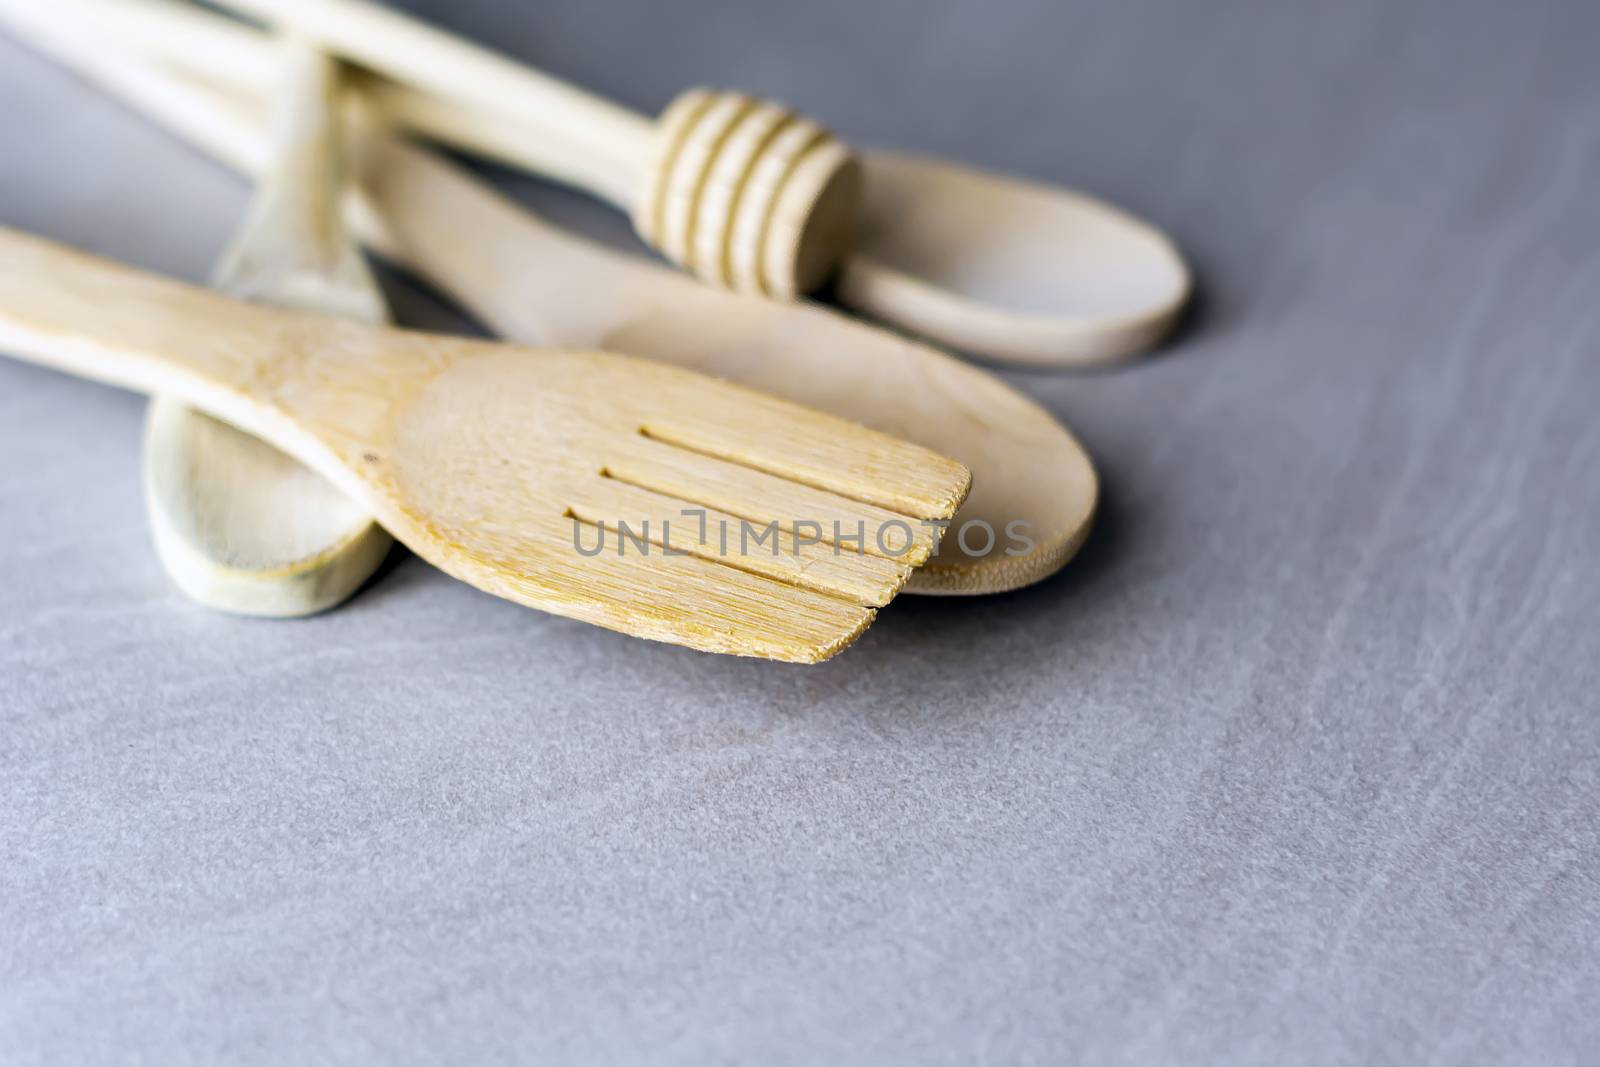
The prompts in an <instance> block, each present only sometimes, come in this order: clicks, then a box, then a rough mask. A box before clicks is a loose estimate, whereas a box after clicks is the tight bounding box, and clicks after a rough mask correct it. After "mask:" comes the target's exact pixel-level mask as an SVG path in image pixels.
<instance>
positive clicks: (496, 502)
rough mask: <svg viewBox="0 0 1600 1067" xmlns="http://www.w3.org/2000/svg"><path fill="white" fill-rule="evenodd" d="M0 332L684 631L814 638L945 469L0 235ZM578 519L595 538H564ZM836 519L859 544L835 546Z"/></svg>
mask: <svg viewBox="0 0 1600 1067" xmlns="http://www.w3.org/2000/svg"><path fill="white" fill-rule="evenodd" d="M0 349H3V350H4V351H5V352H7V353H8V354H11V355H13V356H17V357H20V358H23V359H28V360H31V361H33V362H37V363H42V364H45V365H47V366H54V367H58V368H60V369H62V370H66V371H68V372H70V373H74V374H78V375H81V376H83V377H88V378H94V379H97V380H100V381H105V382H108V383H110V384H113V385H120V386H123V387H126V388H131V389H135V390H139V391H143V392H147V393H152V394H166V395H171V396H173V397H176V398H177V399H179V400H181V401H183V402H185V403H187V404H189V405H191V406H193V407H196V408H199V409H201V410H204V411H206V412H208V413H210V414H212V415H214V416H216V417H218V418H220V419H223V420H225V421H227V422H231V423H233V424H235V425H237V426H239V427H241V428H243V429H245V430H247V431H249V432H251V433H254V434H255V435H257V436H258V437H261V438H263V439H264V440H267V441H270V442H271V443H272V444H274V445H276V446H277V447H279V448H281V449H282V450H283V451H285V452H287V453H289V454H290V455H292V456H294V457H295V458H296V459H298V460H300V461H301V462H302V463H305V464H306V465H307V466H309V467H311V468H312V469H313V470H315V471H317V472H318V473H319V474H321V475H322V476H323V477H325V478H327V479H329V480H330V481H332V482H333V483H334V484H335V485H336V486H337V487H338V488H339V489H341V490H342V491H344V492H345V493H347V494H348V495H349V496H350V497H352V498H353V499H354V500H356V501H357V502H358V503H359V504H360V505H362V506H363V507H365V508H366V509H368V510H369V511H370V512H371V513H372V514H373V515H375V516H377V517H378V519H379V521H381V522H382V523H383V525H384V527H385V528H386V529H388V530H389V532H390V533H392V534H394V535H395V536H396V537H397V538H398V539H399V540H401V541H403V542H404V543H405V544H406V545H407V546H408V547H409V548H410V549H411V550H412V551H414V552H415V553H417V554H418V555H419V556H421V557H422V558H424V559H426V560H428V561H429V562H430V563H433V564H434V565H435V566H437V567H439V568H440V569H442V570H444V571H446V572H447V573H450V574H452V575H454V576H456V577H457V578H460V579H462V580H463V581H466V582H470V583H471V584H473V585H476V586H477V587H478V588H480V589H484V590H486V591H488V592H491V593H494V594H496V595H498V596H502V597H505V598H507V599H510V600H514V601H516V602H518V603H521V604H525V605H527V606H529V607H534V608H539V609H541V610H544V611H549V612H553V613H555V614H558V615H566V616H568V617H571V618H575V619H581V620H583V621H586V622H591V623H595V624H596V625H600V626H605V627H608V628H610V629H613V630H619V631H621V632H623V633H629V634H634V635H636V636H639V637H647V638H651V639H653V640H659V641H669V642H672V643H675V644H682V645H687V646H689V647H692V648H698V649H702V650H705V651H709V652H728V653H735V654H740V655H750V656H761V657H765V658H769V659H779V660H789V661H793V662H802V663H811V662H816V661H819V660H823V659H826V658H828V657H829V656H831V655H833V654H834V653H835V652H837V651H839V650H840V649H841V648H843V647H844V646H846V645H848V644H849V643H850V642H851V641H852V640H854V639H855V637H856V636H857V635H858V634H860V633H861V631H862V630H864V629H865V628H866V627H867V625H868V624H869V623H870V622H871V621H872V618H873V615H874V608H875V607H877V606H879V605H882V604H884V603H887V602H888V600H889V599H890V598H891V597H893V595H894V594H895V592H896V591H897V590H898V589H899V588H900V586H901V585H903V584H904V582H905V579H906V577H907V576H908V575H909V573H910V570H911V567H912V565H914V564H915V563H917V562H918V561H919V560H921V559H924V558H926V556H927V554H928V552H929V550H930V549H931V540H932V538H933V536H934V531H932V530H931V528H930V527H929V526H928V525H926V524H925V523H924V520H939V519H948V518H949V517H950V516H951V515H952V514H953V513H954V512H955V510H956V508H957V506H958V505H959V504H960V503H961V501H962V499H963V498H964V497H965V496H966V492H967V486H968V481H969V476H968V473H967V471H966V468H964V467H962V466H961V465H960V464H958V463H956V462H954V461H952V460H948V459H945V458H944V457H942V456H938V455H936V454H935V453H933V452H930V451H928V450H927V449H923V448H919V447H917V446H915V445H911V444H907V443H905V442H902V441H898V440H896V439H894V438H892V437H889V436H888V435H886V434H881V433H876V432H874V431H871V430H867V429H865V428H863V427H860V426H856V425H854V424H852V423H849V422H846V421H845V420H843V419H838V418H834V417H832V416H828V415H823V414H820V413H818V412H814V411H810V410H807V409H805V408H802V407H800V406H798V405H795V404H790V403H787V402H785V401H781V400H776V399H773V398H771V397H767V396H763V395H762V394H760V393H756V392H754V391H752V390H748V389H744V388H741V387H739V386H735V385H731V384H728V383H725V382H718V381H714V380H711V379H708V378H705V377H703V376H700V375H696V374H692V373H690V372H688V371H684V370H681V369H679V368H676V367H667V366H664V365H662V364H660V363H651V362H647V361H644V360H639V359H633V358H630V357H627V356H618V355H611V354H608V353H601V352H579V351H562V350H554V349H532V348H519V347H515V346H511V345H503V344H498V343H494V342H487V341H473V340H466V339H458V338H453V337H441V336H432V335H427V334H419V333H411V332H407V331H401V330H393V329H386V328H382V327H375V326H368V325H363V324H360V323H354V322H349V321H342V320H336V319H332V318H329V317H327V316H319V315H305V314H296V313H291V312H285V311H279V310H276V309H267V308H263V307H260V306H257V305H252V304H244V303H240V302H238V301H234V300H230V299H228V298H226V297H222V296H219V295H217V294H215V293H209V292H206V291H204V290H200V289H196V288H193V287H191V286H188V285H184V284H182V283H179V282H175V281H171V280H168V279H164V278H159V277H156V276H154V275H150V274H146V273H142V272H140V271H137V270H134V269H132V268H129V267H124V266H120V265H117V264H113V263H109V262H106V261H103V260H98V259H95V258H94V257H91V256H89V255H87V254H84V253H81V252H76V251H73V250H71V249H67V248H64V247H62V246H59V245H54V244H51V243H49V242H47V241H43V240H40V239H38V238H33V237H29V236H26V235H24V234H21V233H18V232H16V231H9V230H0ZM700 513H704V521H703V522H702V521H700V520H699V518H697V517H695V516H697V515H699V514H700ZM625 523H626V524H627V525H628V530H627V531H626V533H627V534H631V536H632V538H633V542H632V548H631V549H629V548H628V547H627V544H628V542H627V541H625V540H624V536H623V535H624V530H623V524H625ZM744 523H748V524H750V525H751V526H752V527H753V528H754V529H755V530H756V532H757V533H758V534H761V533H763V532H764V531H765V530H766V527H767V524H773V523H775V524H776V528H777V529H778V530H781V531H786V532H787V533H786V534H785V535H784V536H779V537H776V538H773V539H772V540H771V542H770V544H771V549H770V554H769V552H768V548H767V545H766V543H763V542H759V541H758V542H757V547H756V548H755V549H754V550H749V549H747V548H746V547H745V545H744V544H742V543H741V544H740V546H739V547H738V549H733V548H730V547H729V541H727V540H722V536H723V535H722V533H721V532H722V531H725V530H727V529H729V527H731V529H732V531H733V534H732V536H733V537H736V538H741V539H742V531H743V529H744ZM836 523H837V524H838V525H837V526H836V525H835V524H836ZM802 524H807V525H804V526H803V525H802ZM586 529H587V531H588V534H589V536H587V537H586V536H585V530H586ZM841 529H842V530H843V531H844V536H843V537H841V534H840V532H839V531H840V530H841ZM601 530H604V531H610V532H612V533H613V534H614V535H617V536H615V537H614V538H613V542H614V543H613V545H612V547H611V548H609V549H606V550H604V551H601V552H600V553H599V554H596V555H586V554H585V551H584V549H585V546H592V545H593V544H594V543H595V540H594V539H597V538H598V536H599V533H598V531H601ZM857 530H859V531H861V532H862V535H863V536H862V538H861V544H862V546H863V547H864V549H865V551H860V552H858V551H854V550H852V549H850V548H848V547H841V543H842V542H843V540H844V538H845V537H849V536H851V535H852V534H853V533H854V532H855V531H857ZM813 532H815V533H816V534H817V535H818V536H813ZM650 546H653V547H654V548H655V551H653V552H652V551H650ZM664 550H670V551H664Z"/></svg>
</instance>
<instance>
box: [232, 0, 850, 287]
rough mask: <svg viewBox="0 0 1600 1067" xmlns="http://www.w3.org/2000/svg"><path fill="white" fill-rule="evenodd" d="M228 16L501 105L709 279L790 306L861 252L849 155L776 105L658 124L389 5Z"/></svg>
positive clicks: (465, 98) (716, 100)
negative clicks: (258, 21)
mask: <svg viewBox="0 0 1600 1067" xmlns="http://www.w3.org/2000/svg"><path fill="white" fill-rule="evenodd" d="M232 6H233V7H234V8H235V10H238V11H240V12H242V13H245V14H249V15H254V16H257V17H260V18H263V19H266V20H268V21H270V22H272V23H275V24H277V25H280V26H281V27H283V28H285V29H291V30H293V31H294V32H296V33H304V34H306V35H307V36H308V37H311V38H314V39H316V40H317V41H319V42H321V43H322V44H323V45H324V46H325V47H327V48H329V49H330V50H333V51H336V52H338V53H340V54H341V55H344V56H346V57H347V58H349V59H352V60H354V61H357V62H360V63H362V64H363V65H365V66H367V67H369V68H371V69H373V70H378V71H383V72H385V73H388V74H390V75H393V76H396V77H398V78H400V79H401V80H403V81H406V82H408V83H410V84H413V85H416V86H419V87H421V88H424V89H426V90H427V92H429V93H430V94H433V95H435V96H438V97H440V98H443V99H448V100H453V101H455V102H457V103H459V104H464V105H468V106H469V107H470V108H475V107H477V106H479V105H481V104H482V103H483V102H484V101H489V100H494V101H498V102H499V106H498V107H497V108H496V111H497V112H500V111H503V112H505V113H507V114H509V115H513V116H515V117H516V118H517V119H518V121H520V122H521V123H523V124H524V125H525V127H526V128H527V129H529V130H530V131H532V132H534V133H535V134H536V137H535V140H536V141H537V142H538V145H539V147H537V148H535V147H533V146H530V147H529V149H528V151H529V152H531V153H533V154H535V155H537V156H538V157H539V158H540V159H541V160H542V163H541V166H540V170H541V171H542V172H546V173H550V174H552V175H555V176H558V177H561V178H563V179H565V180H568V181H572V182H575V183H576V184H578V185H580V186H583V187H585V188H589V189H591V190H593V191H595V192H597V193H599V194H601V195H603V196H605V197H607V198H608V199H610V200H611V201H612V202H613V203H615V204H617V205H618V206H619V207H621V208H622V209H623V210H625V211H627V212H628V213H629V214H630V215H631V217H632V219H633V221H634V225H635V227H636V228H637V229H638V231H639V235H640V236H641V237H643V238H644V239H645V240H646V241H647V242H649V243H650V244H651V245H652V246H653V247H655V248H656V249H658V250H659V251H660V252H661V253H662V254H664V255H665V256H666V257H667V258H668V259H671V260H673V261H674V262H676V263H678V264H680V265H681V266H684V267H686V268H688V269H690V270H692V271H695V272H697V273H699V274H700V275H701V276H702V277H704V278H706V279H708V280H711V281H714V282H717V283H720V284H724V285H730V286H732V285H736V286H737V287H739V288H741V289H743V290H746V291H759V292H764V293H768V294H770V295H773V296H778V297H783V298H792V297H794V296H796V295H798V294H800V293H803V292H807V291H809V290H811V289H814V288H816V287H817V286H819V285H821V284H822V283H823V282H824V281H826V280H827V279H828V278H829V277H830V276H831V275H832V274H833V273H834V272H835V270H836V269H837V268H838V265H839V263H840V261H841V259H842V258H843V257H844V255H845V253H847V252H848V251H849V249H850V248H851V247H852V245H853V243H854V233H855V224H856V216H857V210H858V208H859V205H860V199H861V176H860V168H859V165H858V164H857V162H856V160H855V158H854V156H852V155H851V153H850V152H849V150H848V149H846V148H845V147H844V146H843V145H842V144H841V143H840V142H839V141H838V139H837V138H835V137H833V135H832V134H830V133H829V132H828V131H826V130H824V129H822V128H821V127H819V126H817V125H816V124H815V123H812V122H810V121H809V120H807V119H804V118H801V117H800V116H798V115H795V114H793V113H791V112H789V111H786V110H784V109H783V108H781V107H778V106H776V105H774V104H770V103H767V102H765V101H759V100H754V99H752V98H750V97H747V96H745V95H743V94H740V93H708V92H704V91H700V90H694V91H691V92H688V93H685V94H683V95H682V96H680V97H679V98H678V99H677V100H675V101H673V103H672V104H671V105H669V106H668V108H667V109H666V111H664V112H663V113H662V116H661V118H660V120H659V121H652V120H650V119H648V118H646V117H644V116H642V115H638V114H635V113H634V112H632V111H629V110H628V109H626V108H623V107H619V106H617V105H615V104H612V103H610V102H608V101H605V100H602V99H600V98H599V97H596V96H593V95H591V94H589V93H586V92H583V91H582V90H580V89H577V88H574V87H572V86H569V85H565V84H563V83H561V82H560V81H557V80H556V79H554V78H551V77H548V76H546V75H543V74H540V73H538V72H536V71H532V70H529V69H528V68H526V67H523V66H520V65H519V64H516V63H514V62H512V61H510V60H508V59H506V58H504V57H502V56H499V55H496V54H495V53H493V52H490V51H488V50H487V49H482V48H478V47H476V46H474V45H471V44H468V43H467V42H466V41H463V40H461V39H459V38H456V37H453V36H451V35H449V34H447V33H443V32H441V31H439V30H435V29H433V28H432V27H429V26H427V25H425V24H424V23H421V22H419V21H417V20H415V19H411V18H408V17H406V16H404V15H402V14H400V13H399V12H396V11H392V10H390V9H388V8H385V7H382V6H381V5H377V4H369V3H363V2H359V0H311V2H310V3H298V2H295V0H286V2H284V3H275V2H274V3H264V2H260V0H242V2H239V3H235V4H233V5H232Z"/></svg>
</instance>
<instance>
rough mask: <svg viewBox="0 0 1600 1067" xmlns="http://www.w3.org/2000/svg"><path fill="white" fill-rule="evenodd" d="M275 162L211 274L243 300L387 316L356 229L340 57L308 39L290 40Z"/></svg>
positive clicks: (367, 318)
mask: <svg viewBox="0 0 1600 1067" xmlns="http://www.w3.org/2000/svg"><path fill="white" fill-rule="evenodd" d="M283 53H284V54H283V66H284V71H283V77H282V79H281V80H280V85H282V86H284V88H283V89H280V94H286V95H283V96H282V97H281V98H280V99H279V101H278V103H277V106H276V107H275V108H274V115H273V130H272V160H273V162H272V165H271V166H270V167H269V168H268V170H267V172H266V173H265V174H264V175H263V176H262V178H261V182H260V184H259V187H258V189H257V193H256V196H255V198H254V199H253V200H252V202H251V205H250V211H249V214H248V216H247V218H246V219H245V222H244V223H243V225H242V226H241V227H240V228H239V231H238V232H237V233H236V234H235V236H234V239H233V241H232V243H231V244H230V245H229V247H228V250H227V252H226V253H224V255H223V256H222V259H221V260H220V261H219V263H218V265H217V270H216V271H215V273H214V275H213V278H212V285H213V287H215V288H216V289H218V290H220V291H222V292H225V293H228V294H229V295H231V296H235V297H238V298H240V299H243V300H255V301H259V302H262V303H267V304H276V305H278V306H280V307H289V308H295V309H303V310H309V311H319V312H325V313H327V314H332V315H338V316H340V317H342V318H354V319H359V320H361V321H363V322H382V321H385V319H386V318H387V315H386V313H385V310H384V305H383V298H382V295H381V293H380V291H379V289H378V286H377V282H376V281H375V280H374V279H373V277H372V274H371V272H370V271H369V270H368V269H367V265H366V263H365V261H364V260H362V258H361V254H360V252H359V251H358V250H357V248H356V246H355V245H354V243H353V242H352V241H351V240H350V239H349V238H348V237H347V235H346V233H345V228H344V224H343V221H342V216H341V210H340V195H341V193H342V192H343V190H344V188H345V178H344V170H345V168H344V165H343V159H342V155H343V153H342V151H341V148H340V145H341V138H340V137H339V131H338V128H337V123H338V121H339V120H338V115H339V109H338V95H339V94H338V91H337V88H338V71H337V63H336V62H335V61H334V60H333V59H332V58H331V57H330V56H328V55H327V53H325V52H323V51H322V50H321V49H319V48H317V47H315V46H314V45H311V44H310V43H308V42H306V41H305V40H303V39H293V40H290V41H287V42H286V43H285V45H284V48H283Z"/></svg>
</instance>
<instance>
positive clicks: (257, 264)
mask: <svg viewBox="0 0 1600 1067" xmlns="http://www.w3.org/2000/svg"><path fill="white" fill-rule="evenodd" d="M277 52H278V53H279V59H280V64H281V71H280V75H279V83H278V84H279V86H280V91H279V92H278V94H277V101H276V105H275V108H274V110H275V114H274V121H273V133H272V136H271V138H270V141H271V146H272V151H271V153H270V162H269V165H268V168H267V171H266V173H265V174H264V175H263V176H262V178H261V181H260V183H259V185H258V186H257V189H256V195H255V197H254V199H253V201H252V203H251V205H250V210H249V212H248V213H247V215H246V217H245V221H244V223H243V224H242V225H241V227H240V229H239V232H238V234H236V235H235V237H234V240H233V242H232V244H231V245H230V246H229V248H228V251H227V252H226V253H225V254H224V256H223V258H222V260H221V261H220V262H219V264H218V268H217V272H216V276H215V278H214V280H213V283H212V284H213V286H214V287H215V288H216V289H217V290H218V291H220V292H224V293H229V294H231V295H233V296H237V297H240V298H241V299H249V300H257V301H260V302H262V303H266V304H272V305H276V306H278V307H283V308H289V309H294V310H301V311H312V312H320V313H323V314H328V315H337V316H341V317H345V318H353V319H357V320H359V321H362V322H371V323H381V322H384V321H386V319H387V314H386V311H385V308H384V301H383V294H382V293H381V292H380V291H379V289H378V285H377V282H376V281H374V280H373V277H372V273H371V272H370V271H369V270H368V269H367V266H366V263H365V262H364V261H363V260H362V259H361V253H360V252H359V251H358V250H357V248H356V246H355V244H354V243H353V242H351V241H350V240H349V239H348V238H347V237H346V236H345V230H344V224H343V222H342V220H341V217H340V210H339V199H340V193H341V192H342V190H343V188H344V182H343V180H342V179H343V173H342V172H343V167H342V166H341V164H340V154H341V153H340V150H339V141H340V138H339V136H338V130H339V126H340V123H339V122H338V116H337V110H336V102H337V96H338V94H337V92H336V89H337V65H336V64H335V63H334V62H333V60H332V59H331V58H329V57H328V56H327V55H325V54H323V53H321V52H320V51H318V50H317V49H316V48H313V47H311V46H310V45H308V44H306V43H305V42H303V41H294V40H290V41H285V42H282V43H281V47H280V48H279V49H278V50H277ZM144 485H145V506H146V512H147V514H148V515H149V519H150V529H151V533H152V536H153V538H154V540H155V544H156V549H157V552H158V554H159V555H160V557H161V561H162V564H163V565H164V566H165V567H166V569H167V573H168V574H169V575H171V576H172V578H173V581H174V582H175V583H176V584H177V586H178V587H179V588H180V589H182V590H183V591H184V592H185V593H187V594H188V595H189V596H190V597H192V598H193V599H195V600H198V601H200V602H201V603H203V604H207V605H209V606H211V607H214V608H219V609H221V610H224V611H233V612H239V613H243V614H248V615H269V616H278V617H284V616H295V615H309V614H311V613H313V612H317V611H322V610H323V609H325V608H330V607H332V606H334V605H335V604H338V603H340V602H341V601H343V600H344V599H345V598H347V597H348V596H350V594H352V593H354V592H355V591H356V589H357V588H358V587H359V586H360V585H361V583H362V582H364V581H366V579H367V578H368V577H369V576H370V575H371V574H372V572H373V571H374V570H375V569H376V568H377V566H378V564H379V563H381V562H382V561H383V558H384V555H385V554H386V553H387V552H388V550H389V545H390V540H389V535H388V534H386V533H384V531H383V528H382V527H381V526H379V525H378V524H377V523H376V522H374V521H373V520H372V517H371V516H370V515H369V514H368V513H367V512H366V511H365V510H364V509H362V507H361V506H360V505H359V504H357V503H356V502H355V501H353V500H351V499H350V498H349V497H348V496H346V495H345V494H344V493H342V492H340V491H339V490H338V489H337V488H336V487H334V486H333V485H332V484H331V483H329V482H328V481H327V480H326V479H324V478H323V477H322V476H321V475H319V474H317V473H315V472H314V471H311V470H309V469H307V468H306V467H305V466H303V465H302V464H300V463H298V462H296V461H295V460H293V459H291V458H289V457H288V456H286V455H284V454H283V453H282V452H279V451H278V450H277V449H275V448H273V447H272V446H271V445H268V444H267V443H265V442H264V441H262V440H260V439H259V438H256V437H252V436H250V435H249V434H246V433H243V432H241V431H239V430H236V429H234V428H233V427H232V426H229V425H228V424H226V423H223V422H219V421H217V420H216V419H213V418H212V417H210V416H209V415H204V414H201V413H200V412H197V411H192V410H190V409H189V408H186V407H184V406H183V405H182V404H180V403H178V402H176V401H173V400H170V399H165V398H160V397H158V398H156V399H154V400H152V401H151V402H150V411H149V415H148V417H147V418H146V420H145V443H144Z"/></svg>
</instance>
